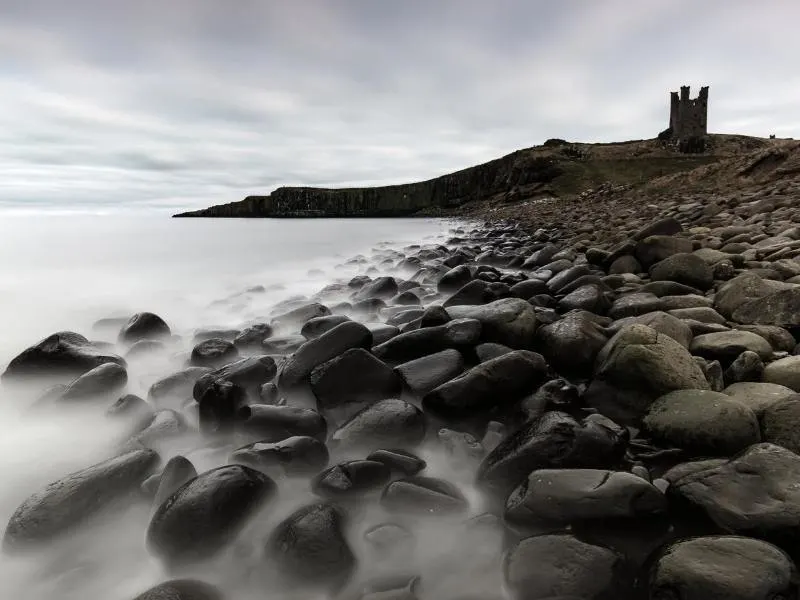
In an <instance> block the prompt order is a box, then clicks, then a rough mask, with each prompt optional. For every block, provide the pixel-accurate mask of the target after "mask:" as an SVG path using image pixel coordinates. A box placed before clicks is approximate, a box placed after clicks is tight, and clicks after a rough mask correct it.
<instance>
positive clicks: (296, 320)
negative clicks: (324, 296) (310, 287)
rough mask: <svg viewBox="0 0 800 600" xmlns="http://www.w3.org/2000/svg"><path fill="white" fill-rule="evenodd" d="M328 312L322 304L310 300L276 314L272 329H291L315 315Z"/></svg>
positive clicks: (326, 314) (324, 314)
mask: <svg viewBox="0 0 800 600" xmlns="http://www.w3.org/2000/svg"><path fill="white" fill-rule="evenodd" d="M330 314H331V311H330V309H329V308H328V307H327V306H325V305H324V304H320V303H319V302H311V303H309V304H304V305H302V306H298V307H297V308H294V309H292V310H290V311H288V312H285V313H282V314H280V315H278V316H276V317H275V318H274V319H272V323H271V325H272V327H273V329H291V328H295V327H297V326H298V325H303V323H305V322H306V321H310V320H311V319H313V318H315V317H326V316H328V315H330Z"/></svg>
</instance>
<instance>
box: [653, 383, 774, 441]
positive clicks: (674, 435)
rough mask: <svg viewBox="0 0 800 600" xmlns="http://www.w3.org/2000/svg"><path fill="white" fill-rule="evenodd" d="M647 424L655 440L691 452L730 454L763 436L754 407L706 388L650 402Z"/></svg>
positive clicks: (674, 393)
mask: <svg viewBox="0 0 800 600" xmlns="http://www.w3.org/2000/svg"><path fill="white" fill-rule="evenodd" d="M644 426H645V428H646V429H647V431H648V432H649V434H650V435H651V436H652V438H653V439H654V440H656V441H659V442H662V443H664V444H666V445H667V446H668V447H678V448H682V449H683V450H685V451H686V452H688V453H689V454H690V455H691V456H730V455H732V454H735V453H737V452H739V451H741V450H744V449H745V448H747V447H748V446H750V445H752V444H756V443H758V442H759V441H760V440H761V436H760V434H759V428H758V420H757V419H756V416H755V414H754V413H753V411H751V410H750V409H749V408H748V407H747V406H745V405H744V404H742V403H740V402H737V401H736V400H734V399H732V398H731V397H730V396H728V395H726V394H722V393H719V392H711V391H707V390H678V391H674V392H670V393H669V394H666V395H665V396H662V397H661V398H659V399H658V400H656V401H655V402H654V403H653V404H652V405H651V406H650V410H649V412H648V414H647V416H646V417H645V419H644Z"/></svg>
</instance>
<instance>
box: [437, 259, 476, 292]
mask: <svg viewBox="0 0 800 600" xmlns="http://www.w3.org/2000/svg"><path fill="white" fill-rule="evenodd" d="M470 281H472V270H471V269H470V268H469V267H468V266H467V265H459V266H457V267H453V268H452V269H450V270H449V271H447V273H445V274H444V275H442V278H441V279H440V280H439V282H438V283H437V284H436V289H437V290H438V291H439V292H440V293H442V294H452V293H455V292H457V291H458V290H460V289H461V288H463V287H464V286H465V285H467V284H468V283H469V282H470Z"/></svg>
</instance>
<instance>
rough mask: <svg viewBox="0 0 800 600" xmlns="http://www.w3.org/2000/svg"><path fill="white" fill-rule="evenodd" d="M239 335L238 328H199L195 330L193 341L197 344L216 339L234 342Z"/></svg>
mask: <svg viewBox="0 0 800 600" xmlns="http://www.w3.org/2000/svg"><path fill="white" fill-rule="evenodd" d="M237 335H239V330H238V329H198V330H196V331H195V332H194V337H193V338H192V341H193V342H194V343H195V344H199V343H200V342H205V341H207V340H215V339H220V340H225V341H226V342H232V341H233V340H234V339H235V338H236V336H237Z"/></svg>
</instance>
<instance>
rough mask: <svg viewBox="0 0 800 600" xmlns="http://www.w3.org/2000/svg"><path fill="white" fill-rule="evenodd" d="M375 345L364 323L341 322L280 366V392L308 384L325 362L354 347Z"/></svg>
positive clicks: (309, 342)
mask: <svg viewBox="0 0 800 600" xmlns="http://www.w3.org/2000/svg"><path fill="white" fill-rule="evenodd" d="M371 346H372V332H370V330H369V329H367V328H366V327H364V326H363V325H362V324H361V323H356V322H355V321H348V322H346V323H341V324H339V325H337V326H336V327H334V328H333V329H331V330H330V331H327V332H325V333H323V334H322V335H320V336H319V337H318V338H316V339H313V340H309V341H307V342H306V343H305V344H303V345H302V346H300V348H298V349H297V351H296V352H295V353H294V354H292V355H291V356H290V357H289V358H288V359H287V360H285V361H284V362H283V363H281V365H280V366H279V367H278V374H277V379H276V383H277V385H278V389H281V390H289V389H291V388H292V387H295V386H297V385H299V384H301V383H304V382H307V380H308V378H309V376H310V375H311V372H312V371H313V370H314V368H315V367H318V366H319V365H321V364H322V363H324V362H327V361H329V360H331V359H332V358H336V357H337V356H339V355H341V354H343V353H344V352H346V351H347V350H350V349H351V348H367V349H369V348H370V347H371Z"/></svg>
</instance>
